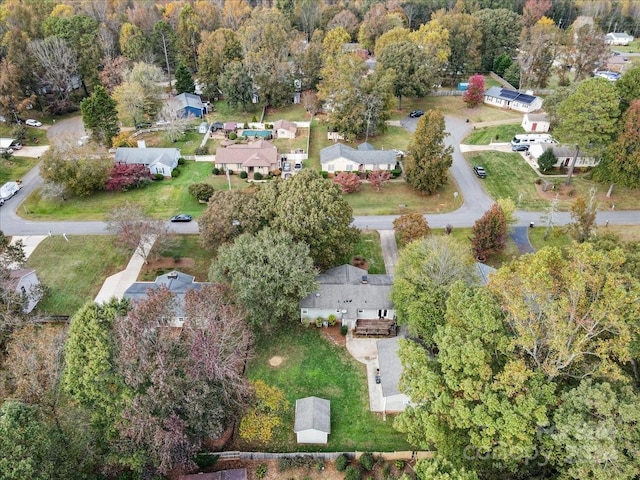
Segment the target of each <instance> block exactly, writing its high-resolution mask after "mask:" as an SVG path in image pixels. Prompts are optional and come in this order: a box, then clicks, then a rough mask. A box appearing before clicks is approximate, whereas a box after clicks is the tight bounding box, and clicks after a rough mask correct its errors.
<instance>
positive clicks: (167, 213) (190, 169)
mask: <svg viewBox="0 0 640 480" xmlns="http://www.w3.org/2000/svg"><path fill="white" fill-rule="evenodd" d="M180 170H181V174H180V175H179V176H178V177H176V178H172V179H165V180H162V181H154V182H152V183H151V184H150V185H148V186H146V187H145V188H142V189H137V190H131V191H129V192H99V193H96V194H94V195H91V196H88V197H82V198H76V197H74V198H70V199H68V200H66V201H64V202H62V201H49V200H43V199H41V198H40V195H39V193H38V191H36V192H34V193H32V194H31V195H30V196H29V198H28V199H27V200H26V201H25V202H24V203H23V204H22V206H21V207H20V208H19V210H18V212H19V214H20V215H21V216H23V217H25V218H28V219H32V220H44V219H48V220H102V219H104V218H105V216H106V215H107V214H108V213H109V212H110V211H111V210H112V209H113V208H115V207H118V206H122V205H124V204H125V203H127V202H129V203H133V204H137V205H141V206H142V207H143V208H144V210H145V213H146V214H147V215H150V216H151V217H154V218H160V219H168V218H169V217H171V216H173V215H175V214H176V213H188V214H190V215H194V216H196V217H197V216H199V215H200V214H201V213H202V212H203V211H204V209H205V207H206V205H204V204H200V203H198V201H197V200H196V199H195V198H194V197H192V196H191V195H189V192H188V188H189V185H190V184H192V183H197V182H207V183H210V184H212V185H213V186H214V188H215V189H216V190H223V189H224V190H226V189H227V188H228V185H227V177H226V176H225V175H217V176H213V175H211V170H212V164H211V163H209V162H186V163H185V164H184V165H182V166H181V167H180ZM230 178H231V187H232V188H233V189H237V188H245V187H246V186H248V183H247V182H246V181H244V180H242V179H240V177H238V176H237V175H231V177H230Z"/></svg>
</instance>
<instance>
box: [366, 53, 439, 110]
mask: <svg viewBox="0 0 640 480" xmlns="http://www.w3.org/2000/svg"><path fill="white" fill-rule="evenodd" d="M429 60H430V57H429V56H428V55H427V54H426V52H424V51H423V50H421V49H420V47H419V46H418V45H416V44H415V43H412V42H410V41H403V42H397V43H391V44H389V45H387V46H386V47H385V48H384V49H383V50H382V53H381V54H380V56H379V57H378V63H377V65H376V68H381V69H392V70H393V71H394V72H395V77H394V81H393V94H394V95H395V96H396V97H398V109H401V108H402V97H422V96H424V95H426V94H427V93H428V92H429V91H430V90H432V89H433V88H434V87H435V85H436V84H437V80H438V77H439V75H440V71H437V70H434V69H432V68H430V63H431V62H430V61H429Z"/></svg>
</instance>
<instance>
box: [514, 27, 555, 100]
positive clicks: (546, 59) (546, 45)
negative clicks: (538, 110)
mask: <svg viewBox="0 0 640 480" xmlns="http://www.w3.org/2000/svg"><path fill="white" fill-rule="evenodd" d="M561 49H562V32H561V30H560V28H558V27H557V26H556V24H555V23H554V22H553V20H551V19H550V18H547V17H544V18H542V19H540V21H538V22H537V23H536V24H535V25H532V26H529V27H525V28H524V29H523V31H522V34H521V35H520V48H519V52H520V54H519V55H518V63H520V65H521V66H522V78H521V80H520V84H521V85H522V86H523V87H542V88H544V87H546V86H547V84H548V82H549V78H550V77H551V75H552V74H553V69H554V66H553V64H554V61H556V60H557V59H558V57H559V55H560V53H561ZM546 106H547V102H546V100H545V107H546Z"/></svg>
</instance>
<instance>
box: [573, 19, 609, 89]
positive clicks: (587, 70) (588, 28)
mask: <svg viewBox="0 0 640 480" xmlns="http://www.w3.org/2000/svg"><path fill="white" fill-rule="evenodd" d="M576 23H577V22H576ZM566 54H567V59H568V61H569V62H571V63H570V65H571V66H572V68H573V71H574V72H575V75H574V81H578V80H582V79H585V78H589V76H590V75H591V72H592V71H593V68H594V65H599V64H601V63H602V62H603V61H604V60H605V59H606V58H607V56H608V55H610V53H609V47H608V46H607V45H606V44H605V43H604V32H603V31H602V30H601V29H600V27H598V26H597V25H592V24H588V23H586V24H583V25H581V26H576V24H575V23H574V25H573V26H572V27H571V29H570V30H569V35H568V46H567V51H566ZM606 81H607V80H605V82H606Z"/></svg>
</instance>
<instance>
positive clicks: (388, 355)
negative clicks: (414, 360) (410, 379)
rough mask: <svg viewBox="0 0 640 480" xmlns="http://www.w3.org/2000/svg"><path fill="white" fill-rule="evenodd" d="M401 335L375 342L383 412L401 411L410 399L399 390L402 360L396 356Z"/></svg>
mask: <svg viewBox="0 0 640 480" xmlns="http://www.w3.org/2000/svg"><path fill="white" fill-rule="evenodd" d="M401 338H404V337H403V336H398V337H393V338H384V339H382V340H378V341H377V342H376V348H377V349H378V367H379V368H378V371H379V376H380V387H381V388H382V401H383V411H384V412H387V413H389V412H391V413H395V412H403V411H404V410H405V408H407V405H409V403H410V399H409V397H408V396H407V395H405V394H404V393H401V392H400V390H399V385H400V376H401V375H402V362H400V357H399V356H398V351H399V350H400V339H401Z"/></svg>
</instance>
